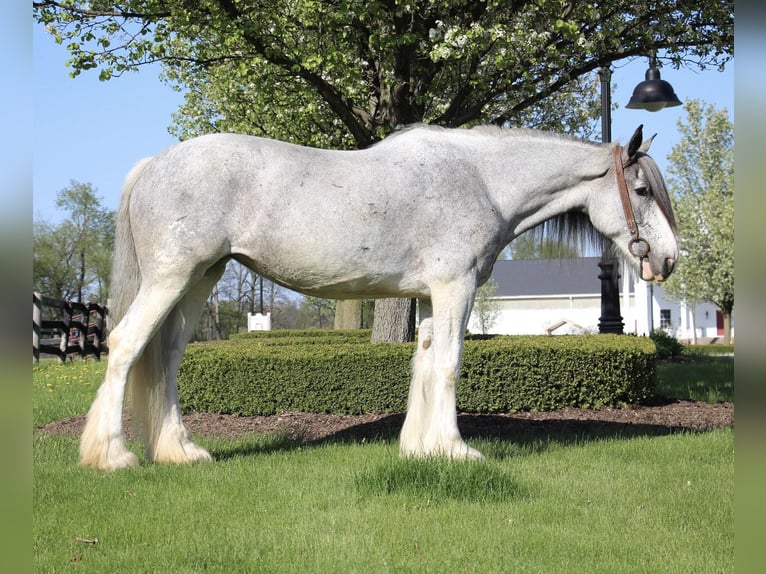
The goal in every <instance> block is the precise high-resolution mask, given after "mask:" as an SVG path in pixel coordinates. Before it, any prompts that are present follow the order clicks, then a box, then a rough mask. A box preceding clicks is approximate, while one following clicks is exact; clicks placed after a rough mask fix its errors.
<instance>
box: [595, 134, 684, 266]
mask: <svg viewBox="0 0 766 574" xmlns="http://www.w3.org/2000/svg"><path fill="white" fill-rule="evenodd" d="M642 127H643V126H639V127H638V129H637V130H636V132H635V133H634V134H633V137H632V138H631V140H630V143H629V144H628V146H627V147H626V148H623V147H621V146H616V147H615V148H613V151H612V154H613V155H612V158H613V160H612V167H611V169H610V175H607V178H606V181H611V182H613V184H612V185H610V187H612V188H613V189H614V191H613V192H612V191H610V192H609V195H608V198H605V197H603V195H601V197H600V199H599V202H603V203H602V206H601V208H599V209H595V210H594V209H592V208H591V209H590V213H591V219H592V220H593V219H595V218H598V220H599V221H598V223H597V222H596V221H593V222H594V224H596V227H598V228H599V229H600V230H601V232H602V233H603V234H604V235H606V236H607V237H609V239H611V240H612V241H613V242H614V243H615V245H616V246H617V248H618V249H619V250H620V251H621V252H622V253H623V254H624V255H625V256H626V257H627V258H628V259H629V260H632V261H634V262H635V263H636V266H637V267H638V268H639V272H640V274H641V278H642V279H643V280H644V281H664V280H665V279H667V278H668V275H670V273H671V272H672V271H673V268H674V267H675V265H676V261H677V260H678V245H677V242H676V221H675V217H674V216H673V208H672V206H671V204H670V197H669V196H668V191H667V189H666V188H665V182H664V180H663V178H662V174H661V173H660V171H659V169H658V168H657V164H656V163H655V162H654V160H653V159H652V158H651V157H649V156H648V155H646V152H647V150H648V149H649V146H650V145H651V143H652V139H654V136H652V138H650V139H649V140H647V141H646V142H642V137H643V136H642ZM612 176H614V179H612ZM608 206H609V207H608ZM597 214H598V215H597ZM594 216H596V217H595V218H594Z"/></svg>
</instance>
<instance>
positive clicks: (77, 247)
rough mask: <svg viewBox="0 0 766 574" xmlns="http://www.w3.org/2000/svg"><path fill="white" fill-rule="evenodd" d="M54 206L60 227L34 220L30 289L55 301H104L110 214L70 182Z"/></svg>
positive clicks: (86, 187)
mask: <svg viewBox="0 0 766 574" xmlns="http://www.w3.org/2000/svg"><path fill="white" fill-rule="evenodd" d="M56 206H57V207H58V208H60V209H61V210H63V211H64V212H65V213H66V214H67V215H66V217H65V218H64V220H63V221H62V222H61V223H59V224H57V225H54V224H51V223H48V222H46V221H43V220H36V221H35V222H34V226H33V241H34V251H33V260H32V279H33V285H34V289H35V290H36V291H40V292H41V293H43V294H44V295H47V296H49V297H54V298H58V299H67V300H76V301H80V302H82V301H85V300H88V299H92V300H93V301H100V302H102V303H106V300H107V297H108V295H109V268H110V266H111V256H112V246H113V244H114V212H113V211H110V210H109V209H106V208H105V207H103V206H102V205H101V197H100V196H99V195H98V194H97V192H96V190H95V189H94V188H93V186H92V185H91V184H90V183H80V182H78V181H74V180H72V181H71V182H70V184H69V187H65V188H64V189H62V190H60V191H59V192H58V195H57V197H56Z"/></svg>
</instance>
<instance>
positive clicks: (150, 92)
mask: <svg viewBox="0 0 766 574" xmlns="http://www.w3.org/2000/svg"><path fill="white" fill-rule="evenodd" d="M68 57H69V56H68V52H67V50H66V48H65V47H64V46H62V45H57V44H56V43H55V42H54V41H53V39H52V38H51V37H50V36H48V35H47V34H46V33H45V31H44V30H43V28H42V27H41V26H38V25H36V26H34V30H33V51H32V59H33V90H32V93H33V95H34V121H33V137H34V140H33V141H34V144H33V153H34V158H33V161H34V163H33V172H32V175H33V199H32V201H33V212H34V213H33V217H34V218H35V219H44V220H46V221H49V222H51V223H58V222H60V221H61V220H63V218H64V217H65V215H66V214H65V213H63V212H61V210H59V209H58V208H57V207H56V195H57V193H58V192H59V191H60V190H61V189H63V188H65V187H68V186H69V184H70V181H71V180H75V181H78V182H80V183H90V184H92V186H93V187H94V188H95V190H96V194H97V195H98V196H100V197H101V198H102V205H103V206H104V207H106V208H108V209H117V206H118V203H119V195H120V189H121V187H122V182H123V180H124V178H125V176H126V175H127V173H128V172H129V171H130V169H131V167H133V165H134V164H135V163H136V162H137V161H138V160H140V159H141V158H144V157H148V156H152V155H155V154H157V153H158V152H160V151H162V150H163V149H165V148H167V147H169V146H170V145H172V144H173V143H175V142H176V140H175V138H173V137H172V136H171V135H170V134H169V133H168V126H170V124H171V123H172V117H171V115H172V113H173V112H175V111H176V110H177V108H178V107H179V106H180V105H181V103H182V102H183V94H181V93H178V92H175V91H173V90H172V89H171V88H170V87H169V86H167V85H165V84H163V83H162V82H161V81H160V79H159V74H160V67H159V65H156V66H151V67H144V68H142V69H141V70H140V71H138V72H134V73H127V74H124V75H123V76H122V77H120V78H116V79H113V80H110V81H108V82H101V81H99V80H98V72H97V71H89V72H84V73H82V74H81V75H80V76H78V77H77V78H70V77H69V72H70V70H69V68H67V67H66V66H65V62H66V60H67V58H68ZM647 68H648V59H647V58H637V59H634V60H631V61H628V60H624V61H620V62H616V63H615V64H613V73H612V84H613V87H614V88H615V91H614V92H613V94H612V100H613V102H614V103H617V104H619V108H618V109H616V110H613V111H612V140H613V141H615V142H620V143H623V144H627V143H628V141H629V139H630V136H631V135H632V134H633V131H634V130H635V129H636V127H637V126H638V125H639V124H644V135H645V136H646V137H648V136H651V135H652V134H654V133H657V134H658V136H657V138H656V139H655V140H654V143H653V144H652V147H651V149H650V151H649V153H650V155H651V156H652V157H653V158H654V159H655V161H657V163H658V165H659V167H660V169H661V170H662V171H665V170H666V167H667V155H668V154H669V153H670V151H671V149H672V147H673V146H674V145H675V144H677V143H678V142H679V140H680V135H679V133H678V129H677V121H678V119H679V118H684V117H685V112H684V111H683V107H682V106H678V107H675V108H666V109H664V110H661V111H659V112H647V111H644V110H628V109H626V108H625V107H624V106H625V104H627V102H628V100H629V99H630V95H631V94H632V92H633V88H634V87H635V86H636V84H638V83H639V82H640V81H642V80H643V79H644V74H645V73H646V70H647ZM660 72H661V74H662V79H663V80H666V81H668V82H670V84H671V85H672V86H673V88H674V89H675V92H676V94H677V95H678V97H679V99H680V100H681V101H682V102H685V101H687V100H689V99H700V100H703V101H705V102H706V103H708V104H713V105H715V106H716V107H717V108H726V109H728V110H729V114H730V116H731V117H732V119H733V113H734V63H733V62H731V63H730V64H729V65H728V66H727V68H726V70H725V71H724V72H718V71H716V70H706V71H704V72H698V71H691V70H686V69H681V70H674V69H672V68H670V67H666V68H662V69H661V70H660Z"/></svg>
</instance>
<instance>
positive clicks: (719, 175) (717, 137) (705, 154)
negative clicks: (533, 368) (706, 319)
mask: <svg viewBox="0 0 766 574" xmlns="http://www.w3.org/2000/svg"><path fill="white" fill-rule="evenodd" d="M684 108H685V110H686V119H685V120H684V119H683V118H681V119H680V120H679V121H678V128H679V131H680V132H681V136H682V137H681V141H680V142H678V144H676V145H675V146H674V147H673V150H672V151H671V153H670V156H669V159H670V162H671V163H670V165H669V167H668V170H667V171H668V185H669V188H670V189H671V191H672V193H673V196H674V199H675V202H674V204H675V211H676V217H677V219H678V225H679V250H680V252H681V257H680V259H679V263H678V269H677V270H676V271H675V272H674V274H673V275H672V276H671V277H670V279H668V282H667V284H666V285H665V290H666V291H667V292H668V294H670V295H671V296H672V297H673V298H675V299H677V300H680V301H684V302H685V303H687V304H689V305H690V306H692V307H693V306H694V304H695V303H697V302H700V301H711V302H712V303H714V304H715V305H716V306H717V307H718V308H719V309H720V310H721V313H722V314H723V319H724V339H725V341H726V342H727V343H728V342H730V340H731V314H732V311H733V309H734V126H733V125H732V122H731V120H730V119H729V113H728V111H727V110H726V109H725V108H724V109H716V108H715V107H714V106H712V105H707V104H705V103H703V102H701V101H699V100H689V101H688V102H687V103H686V104H685V106H684Z"/></svg>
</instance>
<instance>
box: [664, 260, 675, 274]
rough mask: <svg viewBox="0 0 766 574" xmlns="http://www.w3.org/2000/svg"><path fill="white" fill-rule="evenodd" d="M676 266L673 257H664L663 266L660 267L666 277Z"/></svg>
mask: <svg viewBox="0 0 766 574" xmlns="http://www.w3.org/2000/svg"><path fill="white" fill-rule="evenodd" d="M675 266H676V260H675V259H674V258H673V257H668V258H667V259H665V266H664V267H663V269H662V274H663V275H664V276H665V277H667V276H668V275H670V274H671V273H672V272H673V268H674V267H675Z"/></svg>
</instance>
